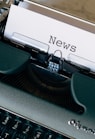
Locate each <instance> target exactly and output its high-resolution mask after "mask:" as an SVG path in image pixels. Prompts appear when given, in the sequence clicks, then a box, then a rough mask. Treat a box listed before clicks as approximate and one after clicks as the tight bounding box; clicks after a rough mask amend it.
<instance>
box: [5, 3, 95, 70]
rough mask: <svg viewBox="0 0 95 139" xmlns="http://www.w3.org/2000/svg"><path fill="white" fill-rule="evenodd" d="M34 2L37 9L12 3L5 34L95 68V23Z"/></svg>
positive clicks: (78, 63)
mask: <svg viewBox="0 0 95 139" xmlns="http://www.w3.org/2000/svg"><path fill="white" fill-rule="evenodd" d="M31 4H32V7H33V10H28V9H25V8H22V7H19V6H14V5H12V6H11V8H10V13H9V17H8V21H7V24H6V28H5V33H4V35H5V37H6V38H8V39H10V40H12V41H15V42H17V43H20V44H23V45H27V46H29V47H31V48H32V47H33V48H36V49H39V50H41V51H44V52H47V53H49V54H54V55H56V56H57V57H59V58H61V59H62V58H63V59H65V60H67V61H70V62H72V63H74V64H75V65H78V66H80V65H81V66H84V67H86V68H89V69H90V70H91V71H94V72H95V48H94V44H95V34H94V33H95V25H94V24H92V23H89V22H86V21H84V20H81V19H78V18H75V17H73V16H70V15H67V14H64V13H62V12H59V11H56V10H53V9H50V8H47V7H44V6H41V5H39V4H35V3H31ZM34 9H36V11H35V10H34ZM61 17H62V20H61V19H60V18H61ZM65 20H66V21H65ZM70 21H71V22H70Z"/></svg>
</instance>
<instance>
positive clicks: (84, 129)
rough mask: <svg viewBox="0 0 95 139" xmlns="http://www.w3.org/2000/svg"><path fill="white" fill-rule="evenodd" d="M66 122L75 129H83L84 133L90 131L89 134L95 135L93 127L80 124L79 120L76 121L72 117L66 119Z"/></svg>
mask: <svg viewBox="0 0 95 139" xmlns="http://www.w3.org/2000/svg"><path fill="white" fill-rule="evenodd" d="M68 124H69V125H72V126H73V127H75V128H76V129H77V130H83V131H84V132H86V133H91V134H93V135H95V129H92V128H89V127H87V126H84V125H82V124H81V122H80V121H76V120H74V119H72V120H70V121H68Z"/></svg>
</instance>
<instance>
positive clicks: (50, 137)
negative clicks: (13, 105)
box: [0, 109, 70, 139]
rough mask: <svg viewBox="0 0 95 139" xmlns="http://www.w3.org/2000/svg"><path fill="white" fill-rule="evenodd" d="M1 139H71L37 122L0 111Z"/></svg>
mask: <svg viewBox="0 0 95 139" xmlns="http://www.w3.org/2000/svg"><path fill="white" fill-rule="evenodd" d="M0 139H70V138H68V137H66V136H64V135H61V134H59V133H57V132H54V131H52V130H50V129H48V128H46V127H43V126H41V125H39V124H37V123H35V122H31V121H29V120H26V119H25V118H22V117H20V116H18V115H15V114H13V113H11V112H9V111H6V110H4V109H0Z"/></svg>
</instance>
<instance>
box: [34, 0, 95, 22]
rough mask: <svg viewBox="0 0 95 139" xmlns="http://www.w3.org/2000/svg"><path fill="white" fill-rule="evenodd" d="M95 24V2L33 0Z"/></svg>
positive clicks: (94, 0) (90, 0) (83, 0)
mask: <svg viewBox="0 0 95 139" xmlns="http://www.w3.org/2000/svg"><path fill="white" fill-rule="evenodd" d="M32 1H34V2H39V3H42V4H45V5H47V6H50V7H53V8H56V9H59V10H61V11H63V12H66V13H69V14H71V15H73V16H77V17H79V18H82V19H85V20H87V21H90V22H94V23H95V0H32Z"/></svg>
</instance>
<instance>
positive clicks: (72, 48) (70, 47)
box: [49, 35, 77, 52]
mask: <svg viewBox="0 0 95 139" xmlns="http://www.w3.org/2000/svg"><path fill="white" fill-rule="evenodd" d="M49 43H50V44H53V45H56V46H57V47H61V48H63V49H65V50H69V51H71V52H76V49H77V47H76V46H75V45H72V44H68V43H66V42H64V41H62V40H59V39H57V37H55V36H52V35H50V38H49Z"/></svg>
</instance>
